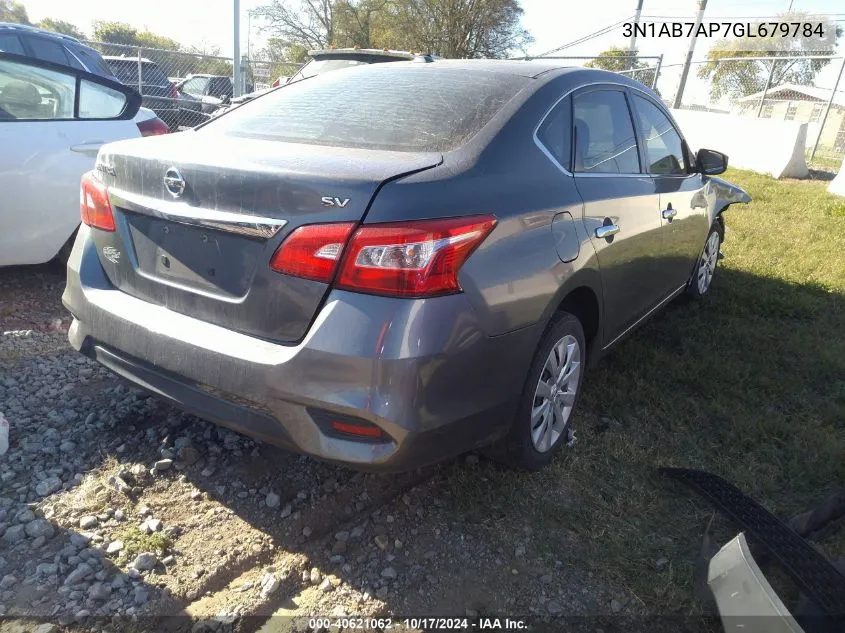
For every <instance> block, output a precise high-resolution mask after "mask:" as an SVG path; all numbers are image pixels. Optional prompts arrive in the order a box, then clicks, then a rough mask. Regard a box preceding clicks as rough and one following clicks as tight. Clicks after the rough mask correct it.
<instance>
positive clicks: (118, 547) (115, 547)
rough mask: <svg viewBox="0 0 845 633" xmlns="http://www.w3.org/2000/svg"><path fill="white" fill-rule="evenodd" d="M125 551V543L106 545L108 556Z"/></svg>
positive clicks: (114, 542) (117, 542)
mask: <svg viewBox="0 0 845 633" xmlns="http://www.w3.org/2000/svg"><path fill="white" fill-rule="evenodd" d="M122 551H123V541H112V542H111V543H109V544H108V545H106V554H109V555H111V554H118V553H120V552H122Z"/></svg>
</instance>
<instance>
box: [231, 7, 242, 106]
mask: <svg viewBox="0 0 845 633" xmlns="http://www.w3.org/2000/svg"><path fill="white" fill-rule="evenodd" d="M233 4H234V5H235V41H234V49H235V50H234V51H233V53H232V85H233V90H232V92H233V96H235V97H240V96H241V0H233Z"/></svg>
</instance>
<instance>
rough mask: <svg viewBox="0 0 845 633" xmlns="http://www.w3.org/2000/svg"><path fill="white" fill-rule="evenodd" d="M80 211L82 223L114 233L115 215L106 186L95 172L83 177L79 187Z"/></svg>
mask: <svg viewBox="0 0 845 633" xmlns="http://www.w3.org/2000/svg"><path fill="white" fill-rule="evenodd" d="M79 210H80V214H81V215H82V221H83V222H84V223H85V224H87V225H88V226H91V227H94V228H95V229H100V230H102V231H114V213H113V212H112V208H111V202H109V194H108V191H107V190H106V186H105V185H104V184H103V183H102V182H101V181H99V180H98V179H97V177H96V175H95V173H94V172H93V171H89V172H87V173H86V174H84V175H83V176H82V182H81V183H80V186H79Z"/></svg>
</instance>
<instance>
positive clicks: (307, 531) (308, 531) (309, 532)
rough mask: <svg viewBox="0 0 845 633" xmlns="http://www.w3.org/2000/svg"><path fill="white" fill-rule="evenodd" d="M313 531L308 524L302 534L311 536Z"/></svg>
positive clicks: (306, 536)
mask: <svg viewBox="0 0 845 633" xmlns="http://www.w3.org/2000/svg"><path fill="white" fill-rule="evenodd" d="M312 533H313V530H312V529H311V528H310V527H308V526H307V525H306V526H305V527H304V528H302V536H304V537H305V538H308V537H309V536H311V534H312Z"/></svg>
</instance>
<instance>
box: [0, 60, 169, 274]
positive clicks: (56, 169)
mask: <svg viewBox="0 0 845 633" xmlns="http://www.w3.org/2000/svg"><path fill="white" fill-rule="evenodd" d="M140 103H141V98H140V96H138V94H137V93H136V92H135V91H133V90H132V89H131V88H127V87H126V86H124V85H123V84H120V83H118V82H116V81H112V80H109V79H105V78H103V77H100V76H97V75H93V74H89V73H87V72H84V71H81V70H76V69H73V68H70V67H66V66H59V65H56V64H51V63H48V62H43V61H39V60H36V59H33V58H29V57H22V56H18V55H12V54H8V53H2V52H0V192H2V195H1V196H0V266H12V265H22V264H41V263H44V262H48V261H50V260H51V259H53V258H54V257H56V256H58V255H60V254H65V253H69V249H70V246H72V244H73V237H74V234H75V233H76V229H77V227H78V226H79V222H80V213H79V181H80V179H81V177H82V174H84V173H85V172H87V171H89V170H91V169H93V168H94V163H95V160H96V158H97V152H98V150H99V149H100V147H101V146H102V145H103V144H105V143H109V142H111V141H117V140H122V139H127V138H134V137H138V136H148V135H151V134H161V133H165V132H167V131H168V129H167V126H166V125H165V124H164V123H163V122H162V121H160V120H159V119H158V118H156V116H155V114H154V113H153V112H152V110H148V109H146V108H140Z"/></svg>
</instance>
